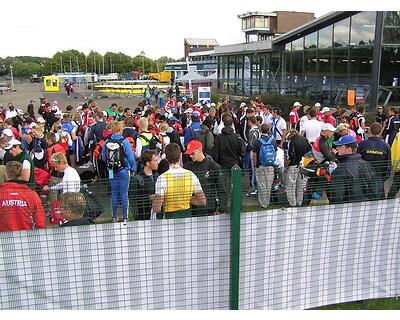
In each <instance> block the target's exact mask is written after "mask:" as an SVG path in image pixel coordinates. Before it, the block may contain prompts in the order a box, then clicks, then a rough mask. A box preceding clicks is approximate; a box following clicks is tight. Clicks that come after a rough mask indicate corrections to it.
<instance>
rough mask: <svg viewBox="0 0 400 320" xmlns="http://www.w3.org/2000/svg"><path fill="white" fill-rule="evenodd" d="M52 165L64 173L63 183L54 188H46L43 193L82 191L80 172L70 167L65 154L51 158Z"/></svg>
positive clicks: (56, 154) (58, 154)
mask: <svg viewBox="0 0 400 320" xmlns="http://www.w3.org/2000/svg"><path fill="white" fill-rule="evenodd" d="M50 165H51V166H52V167H53V168H54V169H55V170H57V171H58V172H60V173H61V172H62V173H63V178H62V180H61V182H59V183H57V184H55V185H54V186H51V187H49V186H44V187H43V191H52V192H53V191H54V192H57V191H58V192H61V193H66V192H79V191H80V189H81V178H80V176H79V174H78V172H77V171H76V170H75V169H74V168H72V167H70V166H69V165H68V161H67V158H66V157H65V154H62V153H60V152H56V153H54V154H53V155H52V156H51V158H50Z"/></svg>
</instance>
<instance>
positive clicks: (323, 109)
mask: <svg viewBox="0 0 400 320" xmlns="http://www.w3.org/2000/svg"><path fill="white" fill-rule="evenodd" d="M330 111H331V109H329V108H328V107H323V108H322V110H321V113H325V112H330Z"/></svg>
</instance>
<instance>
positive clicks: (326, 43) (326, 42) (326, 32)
mask: <svg viewBox="0 0 400 320" xmlns="http://www.w3.org/2000/svg"><path fill="white" fill-rule="evenodd" d="M332 32H333V26H332V25H330V26H327V27H325V28H323V29H321V30H319V32H318V48H319V49H325V48H331V47H332Z"/></svg>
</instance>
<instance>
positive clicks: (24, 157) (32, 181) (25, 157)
mask: <svg viewBox="0 0 400 320" xmlns="http://www.w3.org/2000/svg"><path fill="white" fill-rule="evenodd" d="M13 160H15V161H18V162H19V163H21V164H22V163H23V162H24V160H27V161H29V163H30V164H31V173H30V176H29V181H28V184H29V185H30V186H34V185H35V169H34V165H33V161H32V158H31V157H30V156H29V154H27V153H26V151H25V150H22V152H21V153H20V154H19V155H17V156H16V157H15V158H14V159H13Z"/></svg>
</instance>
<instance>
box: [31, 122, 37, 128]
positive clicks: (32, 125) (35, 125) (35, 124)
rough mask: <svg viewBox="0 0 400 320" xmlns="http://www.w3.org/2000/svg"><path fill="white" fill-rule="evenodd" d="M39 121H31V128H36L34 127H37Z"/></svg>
mask: <svg viewBox="0 0 400 320" xmlns="http://www.w3.org/2000/svg"><path fill="white" fill-rule="evenodd" d="M37 125H38V124H37V123H36V122H31V124H30V125H29V128H31V129H32V128H34V127H37Z"/></svg>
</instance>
